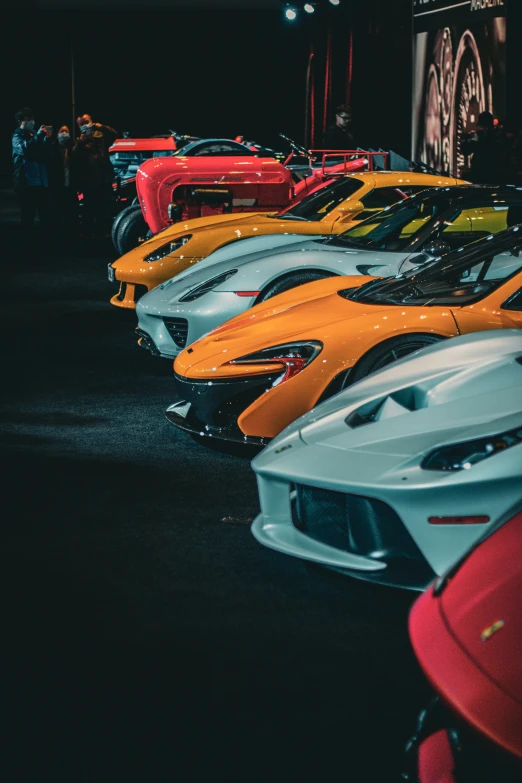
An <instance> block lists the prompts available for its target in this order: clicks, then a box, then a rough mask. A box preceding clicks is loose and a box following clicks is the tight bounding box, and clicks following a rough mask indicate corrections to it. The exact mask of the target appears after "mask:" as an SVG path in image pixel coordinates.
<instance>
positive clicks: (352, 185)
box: [272, 177, 364, 221]
mask: <svg viewBox="0 0 522 783" xmlns="http://www.w3.org/2000/svg"><path fill="white" fill-rule="evenodd" d="M363 185H364V181H363V180H362V179H358V178H357V177H353V178H352V177H343V178H342V179H339V180H338V181H337V182H333V183H332V184H330V185H325V186H324V187H322V188H320V189H319V190H316V191H315V192H314V193H310V195H309V196H306V198H304V199H303V200H302V201H300V202H299V203H298V204H294V205H293V206H290V207H287V208H286V209H283V211H282V212H278V213H277V215H272V217H273V218H277V219H278V220H308V221H311V220H322V219H323V218H324V217H326V216H327V215H328V214H329V213H330V212H331V211H332V209H335V208H336V207H338V206H339V204H342V202H343V201H345V200H346V199H347V198H350V196H352V195H353V194H354V193H357V191H358V190H360V188H362V186H363Z"/></svg>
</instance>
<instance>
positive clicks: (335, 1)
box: [330, 0, 341, 5]
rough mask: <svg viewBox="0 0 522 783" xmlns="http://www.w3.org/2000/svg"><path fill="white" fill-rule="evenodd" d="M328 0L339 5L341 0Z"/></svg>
mask: <svg viewBox="0 0 522 783" xmlns="http://www.w3.org/2000/svg"><path fill="white" fill-rule="evenodd" d="M330 2H331V4H332V5H339V3H340V2H341V0H330Z"/></svg>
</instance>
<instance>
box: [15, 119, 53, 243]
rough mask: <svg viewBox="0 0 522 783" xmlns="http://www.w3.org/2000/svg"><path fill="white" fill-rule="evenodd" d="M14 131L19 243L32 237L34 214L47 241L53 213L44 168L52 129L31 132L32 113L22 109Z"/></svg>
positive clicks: (45, 127) (32, 124) (50, 154)
mask: <svg viewBox="0 0 522 783" xmlns="http://www.w3.org/2000/svg"><path fill="white" fill-rule="evenodd" d="M15 121H16V123H17V128H16V130H15V131H14V133H13V138H12V156H13V187H14V190H15V191H16V193H17V195H18V198H19V199H20V210H21V222H22V241H23V243H24V244H29V242H30V240H31V239H32V237H33V229H34V221H35V217H36V214H37V213H38V218H39V220H40V223H41V226H42V229H43V233H44V237H45V239H46V240H48V239H49V236H50V231H51V227H52V223H53V212H52V205H51V198H50V193H49V173H48V164H49V161H50V160H51V158H52V155H53V140H52V137H51V132H52V128H51V127H50V126H49V125H41V126H40V128H39V129H38V130H37V131H35V121H34V112H33V110H32V109H29V108H23V109H20V110H19V111H17V112H16V114H15Z"/></svg>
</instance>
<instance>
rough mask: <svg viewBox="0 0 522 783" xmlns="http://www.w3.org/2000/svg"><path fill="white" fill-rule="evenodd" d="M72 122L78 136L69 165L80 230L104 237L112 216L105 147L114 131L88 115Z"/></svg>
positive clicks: (110, 169) (110, 174) (115, 134)
mask: <svg viewBox="0 0 522 783" xmlns="http://www.w3.org/2000/svg"><path fill="white" fill-rule="evenodd" d="M76 122H77V124H78V128H79V130H80V134H81V135H80V136H79V137H78V139H77V141H76V144H75V145H74V147H73V150H72V166H73V171H74V183H75V185H76V188H77V189H78V190H79V191H81V193H82V194H83V206H82V213H83V221H82V222H83V226H84V230H85V233H91V234H96V235H102V236H104V235H108V234H109V233H110V224H111V221H112V217H113V197H112V183H113V180H114V169H113V167H112V163H111V159H110V156H109V148H110V147H111V146H112V145H113V144H114V141H115V139H116V138H117V137H118V132H117V131H116V130H114V128H111V127H110V126H109V125H102V124H101V123H99V122H93V121H92V117H91V115H90V114H81V115H80V116H79V117H78V119H77V120H76Z"/></svg>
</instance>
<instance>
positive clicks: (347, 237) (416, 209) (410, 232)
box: [328, 192, 451, 252]
mask: <svg viewBox="0 0 522 783" xmlns="http://www.w3.org/2000/svg"><path fill="white" fill-rule="evenodd" d="M450 198H451V197H450V194H449V193H447V192H444V193H437V194H432V193H430V194H429V195H428V196H427V197H426V195H424V196H423V194H419V195H416V196H411V197H410V198H408V199H405V200H404V201H400V202H399V203H397V204H395V205H394V206H392V207H385V209H383V210H382V212H378V213H377V214H376V215H374V216H372V217H369V218H368V219H367V220H364V221H363V222H362V223H360V224H359V225H357V226H355V227H354V228H350V229H348V231H344V232H343V233H342V234H338V235H337V236H335V237H331V238H329V239H328V243H329V244H334V245H337V244H338V245H342V246H348V247H360V248H365V249H366V250H379V251H383V250H384V251H387V250H388V251H395V252H401V251H406V250H408V248H410V246H411V245H413V244H414V243H415V242H416V241H417V239H418V237H419V234H420V233H421V231H423V230H424V229H426V228H427V227H429V226H433V225H435V223H436V221H437V218H438V217H439V216H440V215H441V214H442V213H443V212H444V211H445V210H447V209H448V207H449V205H450ZM428 230H429V229H428Z"/></svg>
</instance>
